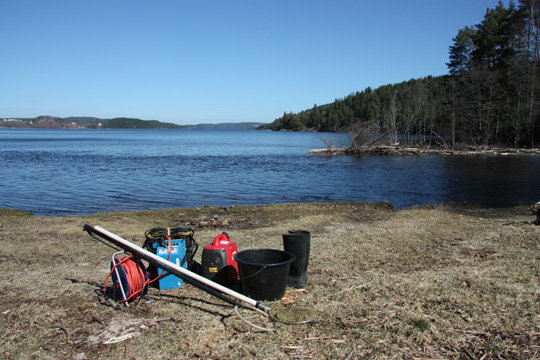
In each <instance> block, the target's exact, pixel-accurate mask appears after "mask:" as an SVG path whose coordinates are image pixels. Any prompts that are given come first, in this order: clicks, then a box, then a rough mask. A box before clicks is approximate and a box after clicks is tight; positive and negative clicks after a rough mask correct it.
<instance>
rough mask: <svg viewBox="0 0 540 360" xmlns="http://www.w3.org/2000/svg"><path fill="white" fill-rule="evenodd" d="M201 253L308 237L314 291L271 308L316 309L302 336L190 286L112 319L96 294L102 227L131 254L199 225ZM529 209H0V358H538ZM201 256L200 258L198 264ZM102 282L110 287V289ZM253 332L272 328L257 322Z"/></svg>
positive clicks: (104, 257) (535, 243)
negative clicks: (223, 242) (230, 244)
mask: <svg viewBox="0 0 540 360" xmlns="http://www.w3.org/2000/svg"><path fill="white" fill-rule="evenodd" d="M214 215H219V216H227V217H230V226H228V228H226V229H223V228H204V229H196V232H195V238H196V239H197V241H198V242H199V245H200V249H201V248H202V247H203V246H204V245H206V244H207V243H210V242H211V241H212V240H213V238H214V237H215V236H216V235H218V234H219V233H221V232H222V231H227V232H228V233H229V235H230V237H231V239H232V240H233V241H234V242H236V243H237V245H238V247H239V249H240V250H242V249H248V248H267V247H270V248H282V244H281V234H282V233H285V232H286V231H287V230H290V229H305V230H309V231H311V234H312V242H311V259H310V265H309V269H308V271H309V284H308V286H307V288H306V290H305V291H303V292H299V291H289V292H287V293H286V295H285V296H284V298H283V299H281V300H279V301H276V302H273V303H270V304H268V305H270V306H272V307H276V306H281V305H302V306H308V307H313V308H315V309H317V310H318V311H320V313H321V314H322V316H321V319H320V320H318V321H317V322H314V323H311V324H305V325H283V324H278V325H277V329H276V331H272V332H263V331H261V330H257V329H254V328H252V327H250V326H249V325H247V324H246V323H244V322H243V321H242V320H240V319H239V318H238V317H237V316H235V315H234V312H233V310H232V308H231V306H230V305H228V304H226V303H224V302H222V301H220V300H218V299H216V298H214V297H212V296H211V295H209V294H207V293H205V292H203V291H201V290H199V289H196V288H193V287H192V286H190V285H185V286H184V287H183V288H181V289H173V290H167V291H158V290H156V289H151V290H150V293H149V295H150V297H151V298H152V299H153V301H152V302H150V303H146V302H143V301H141V302H140V303H138V304H137V305H134V306H131V307H129V308H126V307H122V309H121V310H114V309H113V308H112V307H111V306H110V305H109V304H108V303H107V302H106V301H105V300H104V299H103V295H102V290H103V281H104V279H105V277H106V276H107V274H108V271H109V264H110V256H111V254H112V252H113V250H112V249H110V248H109V247H107V246H105V245H103V244H101V243H99V242H96V241H94V240H92V239H91V238H90V237H89V236H88V234H86V233H83V232H82V227H83V225H84V224H85V223H88V224H91V225H99V226H102V227H104V228H105V229H107V230H110V231H112V232H114V233H115V234H118V235H119V236H121V237H123V238H125V239H128V240H131V241H133V242H135V243H137V244H139V245H142V243H143V241H144V236H143V234H144V231H145V230H147V229H149V228H152V227H156V226H160V227H167V226H168V227H177V226H183V225H185V224H186V223H187V222H188V221H189V220H190V219H193V218H198V217H201V216H214ZM531 220H532V217H531V216H530V214H529V213H528V212H527V209H526V208H513V209H480V208H474V207H465V206H450V205H445V206H431V207H426V208H411V209H405V210H400V211H395V210H393V209H392V207H391V206H390V205H389V204H387V203H379V204H362V203H318V204H297V205H296V204H281V205H271V206H256V207H232V208H228V209H225V208H214V207H204V208H197V209H171V210H161V211H149V212H128V213H111V214H98V215H94V216H84V217H35V216H31V215H29V214H26V213H19V212H14V211H0V224H1V227H0V241H1V243H2V247H0V270H1V271H2V274H3V275H2V277H1V278H0V296H1V298H2V302H1V303H0V337H1V339H2V341H0V351H1V354H2V355H1V357H3V358H7V359H19V358H23V359H24V358H40V359H58V358H61V359H64V358H65V359H73V358H78V359H83V358H87V359H98V358H137V359H139V358H147V359H160V358H163V359H166V358H171V359H191V358H196V357H201V358H231V359H232V358H242V357H250V358H261V359H264V358H316V359H324V358H338V359H339V358H341V359H344V358H346V357H349V358H360V359H362V358H366V357H368V356H370V358H371V359H387V358H398V359H409V358H435V359H436V358H440V359H447V358H460V357H461V358H463V359H479V358H482V357H483V358H495V359H497V358H533V357H534V356H535V355H534V354H536V353H537V351H539V350H540V342H539V336H540V330H539V327H540V318H539V315H538V314H540V309H539V304H538V299H539V298H538V296H539V294H540V284H539V265H538V260H539V258H538V250H539V238H540V237H539V235H540V227H537V226H534V225H532V224H531ZM197 258H198V260H199V259H200V252H199V253H198V254H197ZM109 285H110V284H109ZM242 314H244V315H245V316H247V317H248V318H249V319H250V321H252V322H255V323H257V324H260V325H263V326H266V327H272V324H271V323H269V322H268V320H267V319H266V318H264V317H260V316H259V315H258V314H257V313H253V312H250V311H247V310H243V311H242Z"/></svg>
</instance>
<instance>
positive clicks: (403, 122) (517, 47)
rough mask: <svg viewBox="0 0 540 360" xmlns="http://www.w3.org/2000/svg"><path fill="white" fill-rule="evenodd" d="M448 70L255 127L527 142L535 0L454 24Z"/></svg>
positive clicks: (538, 99)
mask: <svg viewBox="0 0 540 360" xmlns="http://www.w3.org/2000/svg"><path fill="white" fill-rule="evenodd" d="M452 40H453V45H452V46H450V49H449V61H448V63H447V66H448V70H449V74H448V75H444V76H437V77H433V76H427V77H425V78H421V79H411V80H410V81H406V82H402V83H399V84H392V85H386V86H381V87H379V88H376V89H372V88H369V87H368V88H366V89H364V90H363V91H361V92H356V93H353V94H349V95H348V96H346V97H345V98H342V99H336V100H335V101H334V102H333V103H330V104H326V105H320V106H317V105H314V106H313V108H311V109H307V110H304V111H301V112H300V113H297V114H294V113H284V114H283V116H282V117H280V118H278V119H276V120H275V121H274V122H273V123H271V124H268V125H264V126H263V128H265V129H271V130H292V131H305V130H310V131H320V132H337V131H352V132H358V131H366V129H367V130H369V131H370V132H372V133H373V134H379V135H380V137H381V138H384V139H385V140H386V141H387V142H388V143H397V142H398V141H399V142H408V143H426V142H431V141H432V140H433V139H437V140H438V142H439V143H444V144H445V145H446V146H448V147H452V148H454V147H455V146H457V145H461V144H466V145H472V146H484V147H485V146H511V147H515V148H519V147H535V146H538V145H537V143H538V142H539V141H540V107H539V105H540V88H539V83H540V78H539V76H540V75H539V73H540V71H539V69H538V65H539V64H538V59H539V50H540V0H519V3H518V4H517V5H516V4H515V3H514V2H513V1H511V2H510V4H509V5H508V7H506V6H505V5H504V4H503V3H502V2H499V4H498V5H497V7H495V8H494V9H487V11H486V14H485V16H484V19H483V20H482V21H481V22H480V23H479V24H477V25H474V26H467V27H465V28H463V29H461V30H459V31H458V32H457V35H456V37H454V38H453V39H452Z"/></svg>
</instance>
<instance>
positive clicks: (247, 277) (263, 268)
mask: <svg viewBox="0 0 540 360" xmlns="http://www.w3.org/2000/svg"><path fill="white" fill-rule="evenodd" d="M267 268H268V266H267V265H264V266H263V267H262V268H260V269H259V270H257V271H255V272H254V273H253V274H251V275H249V276H246V277H243V278H241V280H242V279H249V278H250V277H253V276H255V275H257V274H259V273H260V272H261V271H263V270H265V269H267Z"/></svg>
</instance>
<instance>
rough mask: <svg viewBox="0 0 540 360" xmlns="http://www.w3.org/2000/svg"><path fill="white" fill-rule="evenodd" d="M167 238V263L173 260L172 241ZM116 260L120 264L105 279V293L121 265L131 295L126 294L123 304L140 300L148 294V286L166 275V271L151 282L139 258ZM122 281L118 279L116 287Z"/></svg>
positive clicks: (131, 256) (128, 257)
mask: <svg viewBox="0 0 540 360" xmlns="http://www.w3.org/2000/svg"><path fill="white" fill-rule="evenodd" d="M165 237H166V238H167V239H168V240H169V257H168V259H167V261H169V260H170V259H171V254H172V241H171V238H170V237H169V236H167V235H165ZM116 258H117V259H118V262H117V263H116V264H115V265H114V266H113V267H112V268H111V272H110V273H109V275H107V277H106V278H105V288H104V290H103V291H104V292H106V291H107V280H109V277H110V276H111V275H112V274H113V272H114V271H115V269H116V268H117V267H118V266H119V265H122V266H123V267H124V270H125V272H126V278H127V279H126V280H127V282H128V285H129V295H128V294H126V296H127V298H126V299H125V300H120V302H121V303H122V302H126V301H130V300H137V299H140V297H141V296H143V295H144V294H146V291H145V290H147V286H148V285H149V284H150V283H152V282H154V281H156V280H157V279H159V278H160V277H161V276H162V275H163V274H164V273H165V271H162V272H161V274H159V276H157V277H156V278H155V279H153V280H150V275H149V274H148V272H147V271H146V269H145V268H144V265H143V264H142V262H141V259H139V258H138V257H135V256H133V255H129V256H126V257H124V258H123V259H120V258H119V257H118V256H116ZM120 281H122V280H121V279H120V278H118V279H117V283H116V284H115V286H116V287H119V286H120V285H119V284H118V282H120ZM124 288H125V286H124Z"/></svg>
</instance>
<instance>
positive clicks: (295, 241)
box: [283, 230, 311, 289]
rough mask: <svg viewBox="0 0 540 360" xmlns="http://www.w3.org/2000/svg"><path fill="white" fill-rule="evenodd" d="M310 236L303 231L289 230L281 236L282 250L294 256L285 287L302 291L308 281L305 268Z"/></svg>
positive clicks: (307, 232) (306, 266)
mask: <svg viewBox="0 0 540 360" xmlns="http://www.w3.org/2000/svg"><path fill="white" fill-rule="evenodd" d="M310 242H311V234H310V233H309V231H304V230H289V233H288V234H283V248H284V250H285V251H286V252H288V253H290V254H293V255H294V256H296V259H295V260H294V261H293V262H292V263H291V267H290V269H289V276H288V278H287V285H289V286H290V287H293V288H296V289H303V288H304V287H305V286H306V284H307V281H308V274H307V268H308V264H309V249H310Z"/></svg>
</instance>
